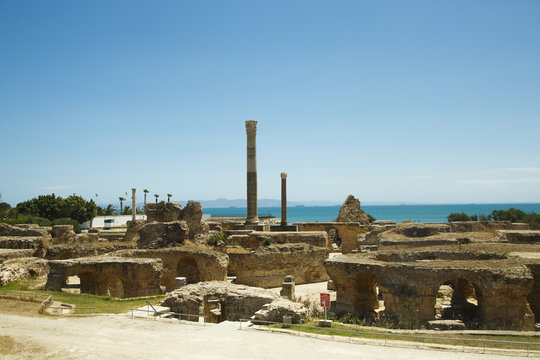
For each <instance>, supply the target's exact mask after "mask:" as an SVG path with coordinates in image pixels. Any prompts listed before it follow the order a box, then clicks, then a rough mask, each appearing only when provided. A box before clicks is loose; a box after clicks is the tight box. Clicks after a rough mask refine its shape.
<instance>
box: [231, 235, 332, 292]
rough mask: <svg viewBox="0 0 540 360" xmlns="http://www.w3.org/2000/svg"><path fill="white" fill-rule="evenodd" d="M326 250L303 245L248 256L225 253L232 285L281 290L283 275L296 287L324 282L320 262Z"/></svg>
mask: <svg viewBox="0 0 540 360" xmlns="http://www.w3.org/2000/svg"><path fill="white" fill-rule="evenodd" d="M327 257H328V250H327V249H326V248H323V247H316V246H312V245H307V244H279V245H270V246H267V247H265V246H263V247H259V248H258V249H257V250H254V251H250V252H232V253H229V258H230V262H231V267H232V268H234V273H235V274H236V280H235V283H237V284H245V285H250V286H259V287H265V288H267V287H277V286H281V283H282V282H283V278H284V277H285V276H286V275H294V277H295V281H296V284H304V283H309V282H319V281H326V280H328V275H327V273H326V270H325V267H324V264H323V263H324V260H325V259H326V258H327Z"/></svg>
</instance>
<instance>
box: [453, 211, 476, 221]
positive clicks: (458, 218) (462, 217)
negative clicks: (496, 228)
mask: <svg viewBox="0 0 540 360" xmlns="http://www.w3.org/2000/svg"><path fill="white" fill-rule="evenodd" d="M446 218H447V219H448V222H453V221H478V216H477V215H472V216H469V215H467V214H465V213H463V212H462V213H451V214H450V215H448V216H447V217H446Z"/></svg>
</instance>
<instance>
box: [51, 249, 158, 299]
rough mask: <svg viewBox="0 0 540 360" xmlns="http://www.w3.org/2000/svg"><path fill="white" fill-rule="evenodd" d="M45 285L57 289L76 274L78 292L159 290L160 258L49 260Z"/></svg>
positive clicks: (115, 294) (126, 293)
mask: <svg viewBox="0 0 540 360" xmlns="http://www.w3.org/2000/svg"><path fill="white" fill-rule="evenodd" d="M49 268H50V270H49V275H48V277H47V284H46V285H45V288H46V289H47V290H52V291H61V290H62V288H66V287H67V285H66V281H67V279H68V277H70V276H78V277H79V279H80V281H81V285H80V286H81V293H88V294H95V295H104V296H112V297H116V298H130V297H140V296H151V295H158V294H161V293H162V289H161V287H160V280H161V274H162V270H163V264H162V262H161V260H160V259H141V258H137V259H132V258H124V257H111V256H99V257H87V258H79V259H70V260H51V261H49Z"/></svg>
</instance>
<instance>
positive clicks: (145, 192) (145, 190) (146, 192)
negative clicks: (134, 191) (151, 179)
mask: <svg viewBox="0 0 540 360" xmlns="http://www.w3.org/2000/svg"><path fill="white" fill-rule="evenodd" d="M143 192H144V206H146V194H148V193H149V192H150V191H148V189H144V190H143Z"/></svg>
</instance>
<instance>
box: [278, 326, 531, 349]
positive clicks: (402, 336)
mask: <svg viewBox="0 0 540 360" xmlns="http://www.w3.org/2000/svg"><path fill="white" fill-rule="evenodd" d="M304 325H306V326H310V327H303V326H298V325H291V326H290V327H289V328H288V329H289V330H294V331H300V332H305V333H311V334H318V335H330V336H343V337H350V338H364V339H377V340H384V339H386V340H387V341H409V342H417V343H425V344H440V345H453V346H467V347H480V348H483V347H486V348H493V349H512V350H527V349H528V350H530V351H540V337H536V336H518V335H474V334H454V333H444V332H442V333H440V334H437V333H429V334H411V333H396V331H393V332H392V334H390V333H383V332H379V333H377V331H376V330H369V329H365V328H361V327H356V326H349V325H342V324H339V323H335V322H334V323H333V324H332V328H322V327H319V326H318V321H307V322H306V323H305V324H304ZM269 327H270V328H279V329H281V328H283V326H282V325H281V324H272V325H269ZM351 331H354V332H351ZM410 336H418V337H410ZM421 336H424V337H423V338H421ZM462 339H465V340H462ZM471 340H475V341H471ZM491 341H508V342H491ZM511 342H514V343H511ZM516 342H517V343H516ZM519 342H528V343H533V344H531V345H527V344H519Z"/></svg>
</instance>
